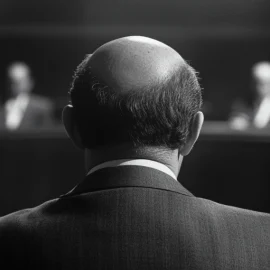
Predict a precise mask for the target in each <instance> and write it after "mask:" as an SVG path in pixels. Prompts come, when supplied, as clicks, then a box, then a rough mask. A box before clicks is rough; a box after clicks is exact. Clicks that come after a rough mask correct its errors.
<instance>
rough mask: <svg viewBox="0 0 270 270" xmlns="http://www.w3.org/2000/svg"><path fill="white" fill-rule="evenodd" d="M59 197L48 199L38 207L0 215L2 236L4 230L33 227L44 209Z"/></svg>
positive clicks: (21, 229)
mask: <svg viewBox="0 0 270 270" xmlns="http://www.w3.org/2000/svg"><path fill="white" fill-rule="evenodd" d="M55 201H57V199H55V200H51V201H47V202H45V203H43V204H41V205H39V206H37V207H34V208H28V209H23V210H20V211H16V212H13V213H10V214H8V215H5V216H3V217H0V237H1V234H2V233H3V232H7V231H13V232H15V231H23V230H27V228H28V227H31V226H32V225H33V223H35V221H38V220H39V219H41V217H42V216H43V211H44V209H46V208H47V207H50V206H51V205H52V204H54V203H55Z"/></svg>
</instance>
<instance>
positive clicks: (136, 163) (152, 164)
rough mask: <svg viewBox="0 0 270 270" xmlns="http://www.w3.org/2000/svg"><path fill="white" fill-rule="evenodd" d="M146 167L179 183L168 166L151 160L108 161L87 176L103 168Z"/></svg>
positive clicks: (91, 170)
mask: <svg viewBox="0 0 270 270" xmlns="http://www.w3.org/2000/svg"><path fill="white" fill-rule="evenodd" d="M127 165H128V166H130V165H131V166H144V167H149V168H153V169H156V170H159V171H162V172H164V173H166V174H168V175H170V176H171V177H172V178H174V179H175V180H176V181H177V177H176V176H175V174H174V173H173V171H172V170H171V169H169V167H167V166H166V165H164V164H162V163H160V162H157V161H153V160H149V159H119V160H111V161H107V162H104V163H101V164H99V165H97V166H95V167H93V168H92V169H90V171H89V172H88V173H87V175H89V174H91V173H93V172H95V171H97V170H100V169H103V168H108V167H118V166H127Z"/></svg>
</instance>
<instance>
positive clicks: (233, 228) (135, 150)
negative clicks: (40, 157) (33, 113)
mask: <svg viewBox="0 0 270 270" xmlns="http://www.w3.org/2000/svg"><path fill="white" fill-rule="evenodd" d="M70 97H71V104H70V105H68V106H66V107H65V108H64V111H63V122H64V125H65V128H66V131H67V133H68V134H69V137H70V138H71V140H73V142H74V143H75V144H76V145H77V146H78V147H79V148H81V149H82V150H83V151H84V154H85V165H86V172H87V173H86V177H85V179H84V180H83V181H82V182H80V183H79V184H78V185H77V186H76V187H75V188H74V189H72V190H71V191H70V192H68V193H67V194H65V195H62V196H61V197H60V198H58V199H55V200H51V201H48V202H45V203H44V204H42V205H40V206H37V207H36V208H32V209H25V210H22V211H19V212H15V213H12V214H10V215H7V216H4V217H2V218H0V265H1V263H2V264H3V265H8V267H9V268H11V269H51V270H52V269H127V270H128V269H139V270H143V269H147V270H149V269H153V270H158V269H182V270H189V269H193V270H212V269H213V270H214V269H215V270H218V269H220V270H234V269H242V270H249V269H250V270H251V269H258V270H262V269H270V256H269V255H270V215H269V214H264V213H259V212H254V211H249V210H244V209H240V208H236V207H230V206H225V205H222V204H218V203H215V202H213V201H210V200H207V199H203V198H198V197H195V196H194V195H193V194H191V193H190V192H189V191H188V190H187V189H186V188H184V187H183V186H182V185H181V184H180V182H178V181H177V177H178V174H179V172H180V169H181V164H182V161H183V158H184V156H186V155H188V154H189V153H190V151H191V150H192V148H193V145H194V144H195V142H196V140H197V138H198V136H199V133H200V130H201V127H202V124H203V114H202V112H201V111H200V108H201V105H202V97H201V88H200V85H199V83H198V79H197V76H196V72H195V71H194V69H193V68H192V67H191V66H189V65H188V63H187V62H186V61H185V60H184V59H183V58H182V57H181V56H180V55H179V54H178V53H177V52H176V51H175V50H173V49H172V48H171V47H169V46H167V45H165V44H164V43H161V42H159V41H157V40H153V39H149V38H146V37H137V36H135V37H125V38H120V39H117V40H113V41H111V42H109V43H106V44H104V45H103V46H101V47H99V48H98V49H97V50H96V51H95V52H94V53H93V54H92V55H88V56H87V57H86V58H85V59H84V61H83V62H82V63H81V64H80V65H79V67H78V68H77V71H76V72H75V76H74V80H73V84H72V87H71V91H70ZM190 169H191V170H196V168H190ZM225 169H226V166H224V170H225ZM41 173H42V172H41ZM37 177H38V176H37ZM218 177H219V176H218V175H217V181H219V178H218ZM232 188H233V187H232ZM243 192H245V190H244V188H243Z"/></svg>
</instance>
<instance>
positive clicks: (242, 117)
mask: <svg viewBox="0 0 270 270" xmlns="http://www.w3.org/2000/svg"><path fill="white" fill-rule="evenodd" d="M251 71H252V74H251V75H252V84H253V86H254V92H253V96H254V98H253V99H252V101H251V104H250V105H247V104H245V103H244V102H243V101H242V100H240V101H236V102H235V103H234V104H233V110H232V114H231V116H230V119H229V123H230V126H231V127H232V128H235V129H240V130H241V129H246V128H248V127H250V126H253V127H255V128H259V129H260V128H266V127H269V126H270V62H267V61H262V62H258V63H256V64H255V65H254V66H253V67H252V69H251Z"/></svg>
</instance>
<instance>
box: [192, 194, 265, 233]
mask: <svg viewBox="0 0 270 270" xmlns="http://www.w3.org/2000/svg"><path fill="white" fill-rule="evenodd" d="M197 202H198V203H197V206H198V208H199V209H200V211H201V212H202V213H203V214H204V215H206V216H208V217H209V218H211V219H212V220H213V221H216V222H217V223H223V224H224V223H226V224H230V223H232V224H233V223H238V224H243V226H249V227H253V226H259V227H261V228H262V227H263V228H265V229H266V230H268V231H269V235H270V214H268V213H263V212H257V211H253V210H248V209H242V208H238V207H234V206H228V205H224V204H220V203H216V202H214V201H210V200H207V199H203V198H197Z"/></svg>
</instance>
